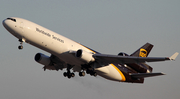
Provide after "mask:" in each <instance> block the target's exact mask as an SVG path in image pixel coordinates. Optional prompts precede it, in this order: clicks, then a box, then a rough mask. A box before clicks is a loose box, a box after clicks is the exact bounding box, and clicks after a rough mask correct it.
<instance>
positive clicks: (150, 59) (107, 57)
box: [93, 53, 178, 63]
mask: <svg viewBox="0 0 180 99" xmlns="http://www.w3.org/2000/svg"><path fill="white" fill-rule="evenodd" d="M177 55H178V53H175V54H173V55H172V56H171V57H170V58H169V57H135V56H118V55H108V54H94V55H93V57H94V58H95V59H103V60H104V61H105V62H108V63H113V62H117V63H119V62H122V63H142V62H158V61H166V60H175V58H176V57H177Z"/></svg>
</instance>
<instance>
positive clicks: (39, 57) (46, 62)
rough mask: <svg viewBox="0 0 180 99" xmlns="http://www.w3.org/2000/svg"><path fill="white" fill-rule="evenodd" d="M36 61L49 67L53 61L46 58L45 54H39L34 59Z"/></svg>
mask: <svg viewBox="0 0 180 99" xmlns="http://www.w3.org/2000/svg"><path fill="white" fill-rule="evenodd" d="M34 59H35V61H36V62H38V63H40V64H42V65H45V66H49V65H50V64H51V59H50V57H49V56H46V55H44V54H41V53H37V54H36V55H35V57H34Z"/></svg>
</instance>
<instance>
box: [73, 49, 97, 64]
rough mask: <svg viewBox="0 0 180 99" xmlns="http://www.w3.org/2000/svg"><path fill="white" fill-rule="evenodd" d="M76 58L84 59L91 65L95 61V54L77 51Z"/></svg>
mask: <svg viewBox="0 0 180 99" xmlns="http://www.w3.org/2000/svg"><path fill="white" fill-rule="evenodd" d="M75 56H76V57H78V58H80V59H82V60H83V61H84V62H86V63H90V62H93V61H95V59H94V57H93V53H90V52H86V51H84V50H82V49H79V50H77V52H76V54H75Z"/></svg>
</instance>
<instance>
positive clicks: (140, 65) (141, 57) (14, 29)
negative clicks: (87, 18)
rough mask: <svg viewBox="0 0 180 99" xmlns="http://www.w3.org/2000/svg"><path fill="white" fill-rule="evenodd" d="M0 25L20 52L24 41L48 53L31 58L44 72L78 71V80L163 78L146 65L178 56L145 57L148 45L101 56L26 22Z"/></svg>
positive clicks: (8, 20)
mask: <svg viewBox="0 0 180 99" xmlns="http://www.w3.org/2000/svg"><path fill="white" fill-rule="evenodd" d="M2 24H3V26H4V27H5V28H6V29H7V31H9V32H10V33H11V34H12V35H13V36H15V37H16V38H18V39H19V42H20V46H18V48H19V49H20V50H21V49H23V42H26V43H29V44H31V45H33V46H35V47H37V48H40V49H42V50H44V51H46V52H48V53H50V54H51V55H50V56H47V55H44V54H42V53H37V54H36V55H35V57H34V59H35V61H36V62H38V63H40V64H42V65H44V67H43V69H44V71H45V70H47V69H48V70H57V71H58V70H63V69H66V71H67V72H64V73H63V75H64V77H67V78H72V77H74V76H75V72H78V73H79V76H80V77H83V76H85V74H90V75H91V76H95V77H96V76H97V75H98V76H101V77H103V78H105V79H108V80H112V81H118V82H128V83H144V78H146V77H153V76H160V75H164V73H161V72H159V73H153V72H152V70H153V68H152V67H151V66H149V65H148V64H146V62H158V61H166V60H175V59H176V57H177V56H178V54H179V53H178V52H176V53H175V54H173V55H172V56H171V57H148V55H149V53H150V51H151V49H152V48H153V45H152V44H150V43H146V44H144V45H143V46H142V47H140V48H139V49H138V50H136V51H135V52H134V53H132V54H130V55H128V54H126V53H124V52H120V53H119V54H118V55H110V54H101V53H99V52H97V51H95V50H93V49H91V48H89V47H87V46H85V45H82V44H80V43H77V42H75V41H73V40H71V39H68V38H66V37H64V36H62V35H60V34H58V33H55V32H53V31H51V30H49V29H46V28H44V27H42V26H40V25H38V24H36V23H33V22H31V21H28V20H26V19H22V18H18V17H9V18H6V19H5V20H3V22H2Z"/></svg>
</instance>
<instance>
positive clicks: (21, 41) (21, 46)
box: [18, 39, 24, 50]
mask: <svg viewBox="0 0 180 99" xmlns="http://www.w3.org/2000/svg"><path fill="white" fill-rule="evenodd" d="M19 42H20V46H18V49H19V50H21V49H23V42H24V39H19Z"/></svg>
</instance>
